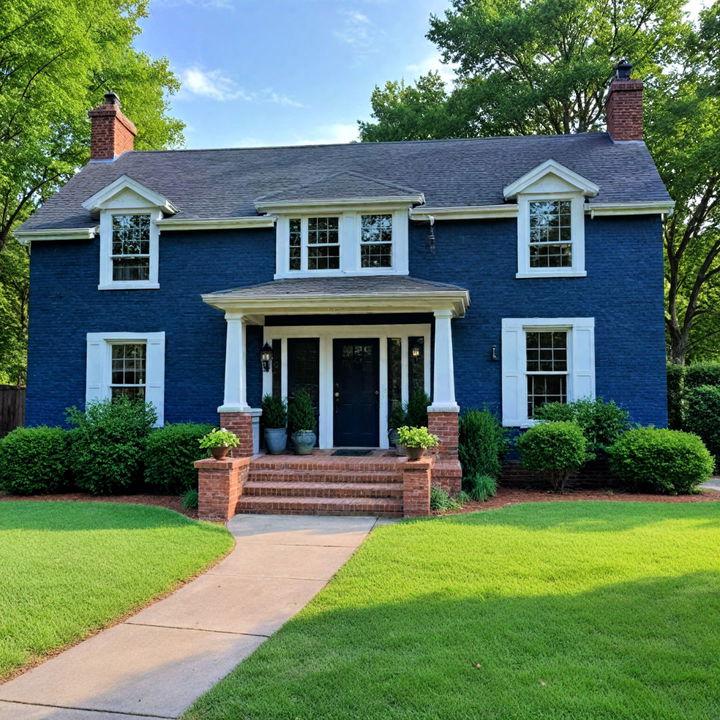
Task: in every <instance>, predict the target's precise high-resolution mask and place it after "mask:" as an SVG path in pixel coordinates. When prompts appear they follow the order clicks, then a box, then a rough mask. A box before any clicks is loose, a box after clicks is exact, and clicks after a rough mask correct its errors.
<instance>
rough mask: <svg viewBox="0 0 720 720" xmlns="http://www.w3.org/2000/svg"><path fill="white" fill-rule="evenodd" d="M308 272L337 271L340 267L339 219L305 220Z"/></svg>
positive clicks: (314, 218) (320, 218)
mask: <svg viewBox="0 0 720 720" xmlns="http://www.w3.org/2000/svg"><path fill="white" fill-rule="evenodd" d="M307 267H308V270H337V269H338V268H339V267H340V218H337V217H311V218H307Z"/></svg>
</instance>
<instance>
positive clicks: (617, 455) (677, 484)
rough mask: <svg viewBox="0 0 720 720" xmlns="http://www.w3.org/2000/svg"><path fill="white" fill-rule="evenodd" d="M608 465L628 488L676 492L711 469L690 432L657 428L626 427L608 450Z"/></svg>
mask: <svg viewBox="0 0 720 720" xmlns="http://www.w3.org/2000/svg"><path fill="white" fill-rule="evenodd" d="M609 455H610V468H611V469H612V471H613V472H614V473H615V474H616V475H617V476H618V477H619V478H620V479H621V480H622V481H623V483H624V484H625V485H626V487H627V488H628V489H630V490H650V491H651V492H657V493H663V494H669V495H680V494H687V493H691V492H693V491H694V490H695V489H696V488H697V486H698V485H700V484H701V483H703V482H705V481H706V480H707V479H708V478H709V477H710V475H711V473H712V471H713V465H714V463H713V458H712V455H710V453H709V452H708V449H707V448H706V447H705V445H704V444H703V442H702V440H701V439H700V438H699V437H698V436H697V435H693V434H692V433H685V432H681V431H680V430H665V429H660V428H636V429H634V430H628V431H627V432H626V433H625V434H624V435H623V436H622V437H621V438H620V439H619V440H618V441H617V442H616V443H615V444H614V445H613V446H612V447H611V448H610V450H609Z"/></svg>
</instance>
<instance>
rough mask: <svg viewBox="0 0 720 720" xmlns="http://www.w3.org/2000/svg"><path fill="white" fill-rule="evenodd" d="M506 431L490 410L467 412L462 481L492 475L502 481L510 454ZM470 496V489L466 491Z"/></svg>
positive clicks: (462, 442)
mask: <svg viewBox="0 0 720 720" xmlns="http://www.w3.org/2000/svg"><path fill="white" fill-rule="evenodd" d="M508 446H509V444H508V439H507V433H506V431H505V429H504V428H503V427H502V426H501V425H500V422H499V421H498V419H497V418H496V417H495V415H494V414H493V413H492V412H491V411H490V410H488V409H487V408H486V409H484V410H468V411H467V412H466V413H465V414H464V415H461V416H460V422H459V445H458V456H459V458H460V464H461V465H462V471H463V478H464V479H465V478H474V477H476V476H482V475H489V476H490V477H492V478H495V479H497V478H499V477H500V473H501V471H502V461H503V459H504V457H505V455H506V454H507V452H508ZM464 489H465V490H467V491H468V492H470V486H469V485H468V487H467V488H464Z"/></svg>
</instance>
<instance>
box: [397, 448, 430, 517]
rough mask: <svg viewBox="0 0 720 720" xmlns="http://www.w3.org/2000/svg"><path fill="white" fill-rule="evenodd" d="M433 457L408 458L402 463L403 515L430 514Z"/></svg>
mask: <svg viewBox="0 0 720 720" xmlns="http://www.w3.org/2000/svg"><path fill="white" fill-rule="evenodd" d="M434 464H435V459H434V458H432V457H426V458H421V459H420V460H408V461H407V462H406V463H403V466H402V469H403V515H404V516H405V517H427V516H428V515H430V478H431V475H432V468H433V465H434Z"/></svg>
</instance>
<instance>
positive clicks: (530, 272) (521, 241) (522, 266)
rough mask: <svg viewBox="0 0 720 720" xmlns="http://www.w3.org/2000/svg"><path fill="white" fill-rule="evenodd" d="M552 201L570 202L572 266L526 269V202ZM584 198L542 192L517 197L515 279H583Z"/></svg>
mask: <svg viewBox="0 0 720 720" xmlns="http://www.w3.org/2000/svg"><path fill="white" fill-rule="evenodd" d="M552 200H569V201H570V242H571V243H572V266H571V267H566V268H562V267H558V268H534V267H530V203H531V202H542V201H552ZM584 208H585V198H584V197H583V195H582V193H579V192H545V193H528V194H523V195H518V232H517V237H518V247H517V256H518V269H517V274H516V275H515V277H516V278H538V277H586V276H587V272H586V271H585V209H584Z"/></svg>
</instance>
